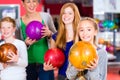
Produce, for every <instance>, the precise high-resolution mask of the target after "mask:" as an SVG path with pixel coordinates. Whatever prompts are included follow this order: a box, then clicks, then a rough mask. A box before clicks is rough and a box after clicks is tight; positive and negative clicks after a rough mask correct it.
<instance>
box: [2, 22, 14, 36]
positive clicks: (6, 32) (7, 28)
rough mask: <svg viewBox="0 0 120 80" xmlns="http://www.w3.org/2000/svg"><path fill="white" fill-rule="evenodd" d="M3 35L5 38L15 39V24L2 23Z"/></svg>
mask: <svg viewBox="0 0 120 80" xmlns="http://www.w3.org/2000/svg"><path fill="white" fill-rule="evenodd" d="M0 30H1V33H2V36H4V38H9V37H13V36H14V35H13V34H14V32H15V30H16V28H15V27H13V24H12V23H11V22H7V21H4V22H2V23H1V29H0Z"/></svg>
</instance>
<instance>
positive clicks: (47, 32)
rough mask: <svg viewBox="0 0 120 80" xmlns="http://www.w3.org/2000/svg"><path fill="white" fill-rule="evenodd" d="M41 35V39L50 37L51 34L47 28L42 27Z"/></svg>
mask: <svg viewBox="0 0 120 80" xmlns="http://www.w3.org/2000/svg"><path fill="white" fill-rule="evenodd" d="M41 33H42V35H43V37H46V36H47V37H51V35H52V32H51V31H50V30H49V28H48V26H47V25H45V26H44V27H42V30H41Z"/></svg>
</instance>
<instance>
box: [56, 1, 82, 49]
mask: <svg viewBox="0 0 120 80" xmlns="http://www.w3.org/2000/svg"><path fill="white" fill-rule="evenodd" d="M67 7H70V8H72V10H73V11H74V20H73V23H72V25H73V32H74V39H75V35H76V30H77V26H78V23H79V21H80V18H81V17H80V13H79V10H78V8H77V6H76V5H75V4H74V3H65V4H64V5H63V6H62V8H61V11H60V17H59V28H58V34H57V38H56V46H57V47H59V48H61V49H65V46H66V29H65V24H64V23H63V21H62V15H63V14H64V10H65V8H67Z"/></svg>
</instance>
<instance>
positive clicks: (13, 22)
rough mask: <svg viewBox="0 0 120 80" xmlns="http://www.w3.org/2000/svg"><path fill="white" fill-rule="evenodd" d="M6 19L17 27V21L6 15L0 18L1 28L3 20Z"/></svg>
mask: <svg viewBox="0 0 120 80" xmlns="http://www.w3.org/2000/svg"><path fill="white" fill-rule="evenodd" d="M5 21H7V22H10V23H12V24H13V27H16V22H15V20H14V19H12V18H11V17H4V18H2V19H1V20H0V28H1V24H2V22H5Z"/></svg>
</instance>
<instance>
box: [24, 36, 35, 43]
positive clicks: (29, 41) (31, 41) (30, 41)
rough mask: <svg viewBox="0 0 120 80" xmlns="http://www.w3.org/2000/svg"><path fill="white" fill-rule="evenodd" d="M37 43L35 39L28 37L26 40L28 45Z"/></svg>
mask: <svg viewBox="0 0 120 80" xmlns="http://www.w3.org/2000/svg"><path fill="white" fill-rule="evenodd" d="M35 42H36V40H35V39H34V40H32V39H30V38H29V37H27V38H26V39H25V43H26V45H32V44H33V43H35Z"/></svg>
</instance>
